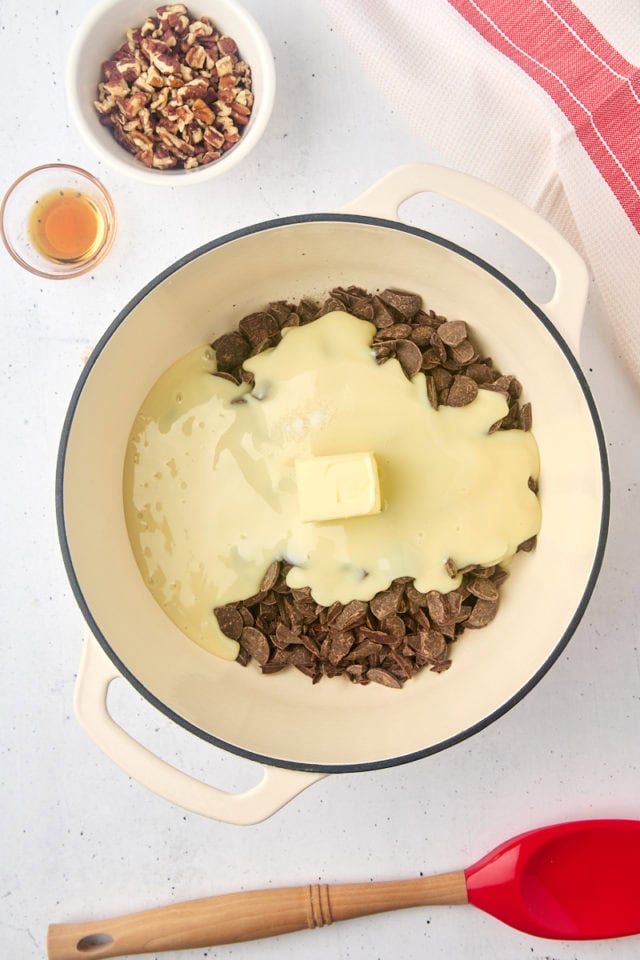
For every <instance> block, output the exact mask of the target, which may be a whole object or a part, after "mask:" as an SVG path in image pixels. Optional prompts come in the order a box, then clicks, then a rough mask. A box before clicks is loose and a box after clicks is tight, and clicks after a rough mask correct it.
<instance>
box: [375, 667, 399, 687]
mask: <svg viewBox="0 0 640 960" xmlns="http://www.w3.org/2000/svg"><path fill="white" fill-rule="evenodd" d="M367 680H372V681H373V682H374V683H380V684H382V686H383V687H393V688H394V689H396V690H399V689H400V688H401V687H402V683H401V681H400V680H398V678H397V677H394V675H393V674H392V673H391V672H390V671H389V670H383V669H382V667H371V668H370V669H369V670H367Z"/></svg>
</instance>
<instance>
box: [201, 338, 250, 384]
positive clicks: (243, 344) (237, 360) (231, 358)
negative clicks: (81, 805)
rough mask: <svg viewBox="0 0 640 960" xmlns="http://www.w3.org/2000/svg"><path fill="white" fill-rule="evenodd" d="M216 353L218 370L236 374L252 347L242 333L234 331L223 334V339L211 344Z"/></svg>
mask: <svg viewBox="0 0 640 960" xmlns="http://www.w3.org/2000/svg"><path fill="white" fill-rule="evenodd" d="M211 346H212V347H213V349H214V350H215V352H216V360H217V364H218V370H223V371H228V372H229V373H233V372H234V368H235V367H238V366H239V365H240V364H242V363H244V361H245V360H246V359H247V357H248V356H249V354H250V353H251V347H250V346H249V344H248V343H247V341H246V340H245V338H244V337H243V336H242V334H241V333H238V332H237V331H235V330H234V331H233V332H232V333H223V334H222V336H221V337H218V339H217V340H214V342H213V343H212V344H211Z"/></svg>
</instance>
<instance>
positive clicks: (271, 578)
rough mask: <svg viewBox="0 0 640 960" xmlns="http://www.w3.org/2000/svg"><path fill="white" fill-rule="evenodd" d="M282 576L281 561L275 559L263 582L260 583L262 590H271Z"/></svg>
mask: <svg viewBox="0 0 640 960" xmlns="http://www.w3.org/2000/svg"><path fill="white" fill-rule="evenodd" d="M279 576H280V563H279V561H278V560H274V561H273V563H272V564H271V566H270V567H269V569H268V570H267V572H266V573H265V575H264V577H263V578H262V583H261V584H260V592H261V593H262V592H264V593H266V592H267V591H269V590H271V588H272V587H274V586H275V585H276V583H277V581H278V577H279Z"/></svg>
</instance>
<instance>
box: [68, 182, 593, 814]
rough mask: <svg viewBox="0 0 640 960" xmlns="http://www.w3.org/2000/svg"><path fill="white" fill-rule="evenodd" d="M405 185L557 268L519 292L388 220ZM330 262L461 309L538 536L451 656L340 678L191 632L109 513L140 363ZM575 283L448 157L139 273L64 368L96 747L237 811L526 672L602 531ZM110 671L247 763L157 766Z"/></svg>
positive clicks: (427, 726) (569, 621)
mask: <svg viewBox="0 0 640 960" xmlns="http://www.w3.org/2000/svg"><path fill="white" fill-rule="evenodd" d="M424 190H435V191H437V192H439V193H441V194H443V195H444V196H448V197H450V198H452V199H456V200H458V201H460V202H462V203H465V204H466V205H468V206H471V207H473V208H474V209H476V210H478V211H479V212H481V213H484V214H485V215H488V216H490V217H492V218H493V219H494V220H495V221H496V222H498V223H501V224H503V225H504V226H507V227H509V228H511V230H512V231H513V232H514V233H516V234H517V235H518V236H520V237H521V238H522V239H523V240H525V241H526V242H528V243H529V245H530V246H532V247H533V248H534V249H536V250H537V251H538V252H539V253H541V254H542V255H543V256H544V257H545V258H546V259H547V260H548V262H549V263H550V264H551V266H552V268H553V270H554V273H555V275H556V280H557V283H556V291H555V294H554V296H553V298H552V300H551V301H550V302H549V303H547V304H544V305H542V306H540V305H538V304H535V303H533V302H532V301H531V300H530V299H529V298H528V297H527V296H526V295H525V294H524V293H523V292H522V291H521V290H519V289H518V288H517V287H516V286H515V285H514V284H513V283H512V282H511V281H509V280H508V279H507V278H506V277H504V276H503V275H501V274H499V273H498V272H497V271H496V270H494V269H493V268H492V267H490V266H489V265H488V264H486V263H484V262H483V261H481V260H480V259H479V258H478V257H475V256H474V255H472V254H470V253H469V252H467V251H465V250H462V249H461V248H459V247H456V246H455V245H454V244H452V243H450V242H448V241H446V240H443V239H442V238H440V237H435V236H433V235H431V234H428V233H425V232H424V231H421V230H417V229H415V228H412V227H408V226H405V225H404V224H401V223H398V221H397V220H396V219H395V217H396V214H397V209H398V206H399V205H400V203H401V202H403V201H404V200H406V199H408V197H410V196H412V195H413V194H416V193H419V192H421V191H424ZM247 265H249V268H250V276H251V282H250V283H247ZM350 283H354V284H358V285H361V286H363V287H365V288H368V289H375V288H377V287H380V286H387V285H388V286H395V287H400V288H404V289H407V290H413V291H415V292H417V293H420V294H421V295H422V297H423V299H424V301H425V302H426V303H428V304H430V305H431V306H433V307H434V308H435V309H437V310H438V311H442V313H444V314H445V315H446V316H449V317H451V318H455V317H457V318H464V319H465V320H468V321H469V322H470V323H471V325H472V328H473V330H474V332H475V334H476V336H477V339H478V341H479V342H480V343H481V345H482V346H483V348H484V350H485V351H486V352H487V354H490V355H491V356H492V357H493V358H494V360H495V362H496V363H497V364H498V365H499V366H500V368H501V369H503V370H508V371H510V372H514V373H516V374H517V375H518V377H519V378H520V379H521V381H522V383H523V384H524V386H525V394H524V395H523V396H524V399H525V400H530V401H531V402H532V405H533V416H534V433H535V437H536V440H537V443H538V447H539V450H540V462H541V474H540V476H541V485H540V497H541V502H542V514H543V520H542V529H541V531H540V534H539V536H538V543H537V547H536V550H535V551H534V552H533V553H532V554H529V555H527V556H524V557H520V558H518V559H517V561H516V562H514V570H513V574H512V576H511V577H510V578H509V580H508V581H507V583H506V584H505V587H504V589H503V599H502V602H501V606H500V611H499V614H498V616H497V617H496V618H495V620H494V621H493V622H492V623H491V624H489V626H487V627H485V628H484V629H483V630H482V631H479V632H478V633H477V635H474V636H471V637H469V636H467V635H466V634H465V635H464V636H463V637H462V639H461V640H460V641H459V643H457V644H456V648H455V652H454V658H453V661H454V662H453V666H452V667H451V669H450V670H448V671H447V672H446V673H443V674H440V675H436V674H434V673H431V672H430V671H422V672H421V673H420V674H418V675H417V676H416V677H414V678H413V679H412V680H411V681H410V682H409V683H407V684H406V686H405V687H404V688H403V689H402V690H389V689H387V688H386V687H382V686H380V685H379V684H370V685H369V686H367V687H356V686H353V685H352V684H349V683H348V682H347V681H346V680H345V679H344V678H338V679H336V680H324V681H322V682H321V683H319V684H317V686H314V687H312V686H311V684H310V682H309V680H308V678H307V677H303V676H302V674H300V673H298V672H297V671H283V672H282V673H278V674H276V675H275V676H270V677H264V676H262V675H261V673H260V671H259V669H258V668H255V669H254V667H255V665H252V664H250V665H249V666H248V667H247V668H246V669H242V668H240V667H239V666H238V665H237V664H236V663H230V662H228V661H225V660H221V659H219V658H217V657H214V656H212V655H211V654H208V653H206V652H205V651H204V650H203V649H202V648H201V647H199V646H197V645H196V644H194V643H192V642H191V641H190V640H189V639H188V638H187V637H186V636H185V635H184V634H183V633H181V631H180V630H179V629H178V628H177V627H176V626H175V625H174V624H173V623H172V622H171V620H169V618H168V617H167V616H166V614H165V613H164V611H163V610H162V609H161V607H160V606H159V605H158V604H157V603H156V601H155V600H154V598H153V597H152V595H151V593H150V592H149V590H148V589H147V588H146V586H145V584H144V581H143V579H142V577H141V575H140V571H139V570H138V568H137V565H136V562H135V559H134V556H133V551H132V550H131V545H130V542H129V538H128V534H127V529H126V524H125V519H124V505H123V498H122V469H123V462H124V457H125V452H126V447H127V441H128V436H129V432H130V429H131V424H132V422H133V419H134V417H135V414H136V411H137V410H138V408H139V406H140V404H141V402H142V400H143V399H144V397H145V395H146V393H147V391H148V390H149V389H150V387H151V386H152V385H153V383H154V382H155V381H156V380H157V378H158V377H159V376H160V374H161V373H162V372H163V371H164V370H166V368H167V367H168V366H169V365H170V364H171V363H173V362H174V361H175V360H176V359H178V357H180V356H182V355H184V354H185V353H186V352H187V351H189V350H191V349H193V348H194V347H195V346H197V345H198V344H202V343H205V342H207V341H210V340H212V339H214V338H215V336H216V335H218V334H220V333H222V332H223V331H224V330H225V329H226V330H229V329H232V328H233V327H234V326H236V325H237V323H238V321H239V319H240V318H241V317H242V316H243V315H244V314H246V313H251V312H253V311H255V310H259V309H261V308H262V307H263V305H264V304H266V303H269V302H270V301H273V300H279V299H289V298H290V299H291V300H293V301H294V302H295V301H296V300H297V299H299V298H300V297H303V296H317V297H321V296H323V295H324V294H326V292H327V290H328V289H330V288H331V287H332V286H336V285H338V284H342V285H348V284H350ZM587 284H588V278H587V273H586V269H585V267H584V264H583V263H582V261H581V260H580V258H579V256H578V255H577V254H576V253H575V252H574V251H573V250H572V248H571V247H570V246H569V245H568V244H567V243H566V241H565V240H563V239H562V237H560V236H559V234H557V233H556V232H555V231H554V230H553V229H552V228H551V227H550V226H549V225H548V224H547V223H545V222H544V221H543V220H542V219H541V218H540V217H538V216H537V214H535V213H533V212H532V211H530V210H528V209H527V208H526V207H524V206H523V205H522V204H520V203H518V202H517V201H515V200H514V199H512V198H510V197H508V196H506V195H505V194H504V193H502V192H501V191H499V190H497V189H496V188H494V187H490V186H489V185H488V184H483V183H481V182H480V181H477V180H474V179H472V178H470V177H467V176H465V175H464V174H461V173H455V172H454V171H451V170H444V169H443V168H438V167H430V166H428V165H422V164H416V165H414V166H409V167H404V168H400V169H398V170H396V171H393V172H392V173H391V174H389V176H388V177H387V178H385V180H383V181H382V182H381V183H380V184H378V185H376V186H375V187H374V188H372V190H371V191H369V192H368V193H367V194H365V195H364V197H362V198H360V200H358V201H356V202H355V203H353V204H351V205H350V207H349V208H348V210H347V211H346V212H343V213H335V214H311V215H307V216H301V217H291V218H288V219H283V220H275V221H272V222H270V223H263V224H256V225H255V226H252V227H247V228H246V229H244V230H240V231H238V232H237V233H234V234H230V235H228V236H226V237H223V238H221V239H219V240H214V241H212V242H211V243H209V244H207V245H206V246H204V247H202V248H201V249H200V250H195V251H194V252H193V253H192V254H190V255H189V256H187V257H184V258H183V259H182V260H181V261H179V262H178V263H176V264H174V265H173V266H172V267H170V268H169V269H168V270H165V271H164V273H162V274H161V275H160V276H158V277H157V278H156V279H155V280H154V281H153V282H152V283H150V284H149V285H148V286H147V287H145V288H144V289H143V290H141V292H140V293H139V294H138V295H137V296H136V297H135V298H134V299H133V300H132V301H131V302H130V303H129V304H128V305H127V306H126V307H125V308H124V309H123V311H122V312H121V313H120V315H119V316H118V317H117V318H116V320H115V321H114V323H113V324H112V326H111V327H110V329H109V330H108V331H107V332H106V333H105V335H104V337H103V338H102V340H101V342H100V343H99V344H98V346H97V347H96V349H95V351H94V353H93V355H92V357H91V358H90V360H89V362H88V363H87V365H86V367H85V369H84V371H83V374H82V377H81V379H80V382H79V384H78V386H77V388H76V391H75V393H74V396H73V398H72V401H71V405H70V409H69V413H68V416H67V420H66V423H65V427H64V431H63V437H62V442H61V447H60V459H59V467H58V486H57V506H58V523H59V530H60V539H61V545H62V550H63V554H64V557H65V562H66V565H67V571H68V573H69V577H70V580H71V584H72V587H73V590H74V592H75V595H76V598H77V600H78V602H79V604H80V606H81V608H82V610H83V613H84V615H85V617H86V620H87V623H88V625H89V628H90V631H91V634H92V635H93V637H95V639H96V640H97V641H98V642H97V643H96V642H94V641H93V640H91V642H88V643H87V644H86V645H85V657H84V659H83V665H82V669H81V671H80V673H79V677H78V684H77V688H76V713H77V715H78V718H79V719H80V722H81V723H82V724H83V726H84V727H85V729H86V730H87V731H88V732H89V734H90V735H91V736H92V737H93V738H94V739H95V740H96V742H97V743H98V744H99V745H100V746H101V747H102V749H103V750H105V752H106V753H108V754H109V756H111V757H112V759H113V760H114V761H115V762H117V763H118V764H119V765H120V766H122V767H123V768H124V769H125V770H127V772H128V773H129V774H131V775H132V776H134V777H136V778H137V779H139V780H141V781H142V782H144V783H145V784H146V785H147V786H149V787H151V788H152V789H154V790H155V791H157V792H158V793H160V794H162V795H163V796H165V797H167V798H170V799H171V800H172V801H173V802H175V803H181V804H182V805H184V806H187V807H188V808H189V809H192V810H196V811H198V812H200V813H204V814H207V815H209V816H213V817H216V818H218V819H222V820H229V821H232V822H236V823H248V822H255V821H256V820H260V819H263V818H264V817H265V816H268V815H269V814H271V813H273V812H274V811H275V810H276V809H277V808H278V807H279V806H281V805H282V803H284V802H285V801H286V800H287V799H290V798H291V797H292V796H293V795H294V794H295V793H297V792H299V791H300V790H301V789H302V788H303V787H305V786H307V785H308V784H309V783H310V782H311V781H312V780H313V779H314V778H315V779H317V778H318V777H320V776H322V775H324V774H327V773H341V772H354V771H357V770H371V769H374V768H376V767H387V766H391V765H393V764H397V763H404V762H407V761H408V760H416V759H418V758H420V757H425V756H427V755H428V754H431V753H434V752H436V751H438V750H443V749H445V748H447V747H450V746H451V745H453V744H454V743H456V742H458V741H460V740H462V739H464V738H465V737H468V736H470V735H472V734H474V733H475V732H477V731H478V730H480V729H482V728H483V727H485V726H486V725H487V724H488V723H490V722H491V721H493V720H495V719H496V718H497V717H499V716H501V715H502V714H503V713H505V711H506V710H508V709H509V708H510V707H512V706H513V705H514V704H515V703H517V702H518V701H519V700H520V699H521V698H522V697H523V696H524V695H525V694H526V693H527V692H528V691H529V690H531V688H532V687H533V686H534V685H535V683H536V682H537V681H538V680H539V679H540V678H541V677H542V676H543V675H544V673H545V672H546V671H547V670H548V669H549V667H550V666H551V664H552V663H553V662H554V661H555V660H556V658H557V657H558V655H559V654H560V652H561V651H562V649H563V648H564V646H565V644H566V643H567V642H568V640H569V637H570V636H571V634H572V633H573V631H574V629H575V627H576V626H577V624H578V622H579V620H580V617H581V616H582V614H583V612H584V610H585V608H586V604H587V602H588V599H589V596H590V594H591V591H592V589H593V586H594V583H595V579H596V576H597V573H598V570H599V567H600V562H601V559H602V553H603V549H604V541H605V537H606V529H607V517H608V495H609V487H608V484H609V481H608V472H607V462H606V452H605V444H604V439H603V436H602V431H601V428H600V425H599V421H598V416H597V413H596V410H595V407H594V404H593V400H592V399H591V395H590V393H589V388H588V386H587V384H586V381H585V378H584V376H583V374H582V372H581V370H580V367H579V364H578V362H577V361H576V359H575V356H574V354H573V353H572V349H571V347H570V346H569V345H568V344H571V345H572V346H573V348H574V350H575V349H576V345H577V343H578V339H579V331H580V327H581V324H582V315H583V310H584V303H585V299H586V293H587ZM556 324H557V326H556ZM558 328H560V329H561V330H562V333H560V332H559V330H558ZM119 673H122V674H124V675H125V676H126V677H127V678H128V679H129V680H130V681H131V683H133V684H134V685H135V687H136V688H137V689H138V690H139V691H140V692H141V693H142V694H143V695H144V696H145V697H147V698H148V699H149V700H150V701H151V702H152V703H153V704H155V705H156V706H157V707H158V708H159V709H160V710H162V711H163V712H164V713H165V714H167V715H168V716H170V717H171V718H172V719H173V720H175V721H176V722H178V723H180V724H182V725H183V726H184V727H186V728H187V729H188V730H190V731H192V732H193V733H195V734H197V735H198V736H200V737H202V738H203V739H205V740H208V741H209V742H210V743H212V744H216V745H218V746H222V747H224V748H226V749H227V750H231V751H233V752H235V753H238V754H241V755H242V756H245V757H249V758H252V759H254V760H257V761H258V762H260V763H262V764H263V765H265V770H266V772H265V776H264V779H263V781H262V782H261V783H260V784H259V785H258V787H255V788H253V789H252V790H250V791H248V792H247V793H245V794H242V795H240V796H239V797H238V796H229V795H228V794H226V793H223V792H222V791H220V790H216V788H214V787H212V786H209V785H208V784H203V783H197V782H196V781H194V780H193V779H192V778H190V777H186V776H185V774H183V773H180V772H179V771H177V770H175V769H173V768H170V767H168V766H167V765H163V763H162V761H161V760H159V759H158V758H156V757H153V756H152V755H151V754H150V753H149V752H148V751H147V750H146V749H145V748H144V747H142V746H141V745H140V744H137V743H135V742H134V741H133V740H132V739H131V737H129V736H128V734H126V732H125V731H123V730H122V729H121V728H120V727H119V726H118V725H117V724H116V723H115V721H113V719H112V718H111V717H110V715H109V713H108V711H107V710H106V708H105V700H106V688H107V687H108V686H109V683H110V682H111V680H113V679H115V678H116V677H117V676H118V675H119ZM567 695H569V693H567Z"/></svg>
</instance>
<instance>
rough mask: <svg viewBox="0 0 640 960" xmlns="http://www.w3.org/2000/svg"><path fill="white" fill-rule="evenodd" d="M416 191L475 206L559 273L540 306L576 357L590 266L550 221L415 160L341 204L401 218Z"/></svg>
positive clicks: (465, 177) (457, 174) (496, 191)
mask: <svg viewBox="0 0 640 960" xmlns="http://www.w3.org/2000/svg"><path fill="white" fill-rule="evenodd" d="M418 193H437V194H440V195H441V196H443V197H447V198H448V199H449V200H455V201H457V202H458V203H461V204H462V205H463V206H465V207H469V209H471V210H475V211H476V213H480V214H482V215H483V216H485V217H487V218H488V219H490V220H493V221H494V222H495V223H498V224H499V225H500V226H502V227H504V228H505V229H507V230H509V231H510V232H511V233H513V234H514V235H515V236H517V237H519V239H520V240H522V241H524V243H526V244H527V245H528V246H529V247H531V248H532V249H533V250H535V251H536V253H538V254H540V256H541V257H543V258H544V259H545V260H546V261H547V263H548V264H549V265H550V267H551V269H552V270H553V273H554V275H555V281H556V283H555V290H554V293H553V296H552V298H551V300H549V301H548V302H547V303H543V304H539V306H540V309H541V310H543V311H544V313H545V314H546V315H547V316H548V317H549V319H550V320H551V322H552V323H553V324H554V326H556V327H557V328H558V330H559V331H560V333H561V334H562V336H563V337H564V338H565V340H566V341H567V343H568V344H569V347H570V348H571V350H572V351H573V353H574V354H576V355H578V353H579V345H580V331H581V329H582V322H583V317H584V308H585V305H586V302H587V293H588V290H589V275H588V273H587V268H586V265H585V263H584V261H583V260H582V258H581V257H580V255H579V254H578V253H576V251H575V250H574V249H573V247H572V246H571V244H570V243H568V242H567V241H566V240H565V239H564V237H563V236H562V235H561V234H560V233H558V231H557V230H556V229H555V228H554V227H552V226H551V224H550V223H548V222H547V221H546V220H544V219H543V217H541V216H540V215H539V214H538V213H536V212H535V210H532V209H531V208H530V207H527V206H526V205H525V204H524V203H521V202H520V200H516V198H515V197H512V196H511V195H510V194H508V193H505V192H504V190H501V189H500V188H499V187H496V186H494V185H493V184H490V183H487V182H486V181H484V180H479V179H478V178H477V177H473V176H471V175H470V174H467V173H462V172H461V171H459V170H452V169H450V168H448V167H442V166H438V165H436V164H431V163H411V164H406V165H403V166H401V167H396V168H395V170H391V171H390V173H388V174H387V175H386V176H385V177H383V178H382V179H381V180H379V181H378V182H377V183H375V184H374V185H373V186H372V187H370V188H369V189H368V190H367V191H366V192H365V193H363V194H361V195H360V196H359V197H357V198H356V199H355V200H353V201H352V202H351V203H349V204H347V205H346V206H345V207H342V208H341V210H340V213H355V214H361V215H363V216H370V217H382V218H384V219H387V220H398V219H399V218H398V208H399V207H400V204H402V203H404V201H405V200H408V199H409V198H410V197H413V196H415V195H416V194H418Z"/></svg>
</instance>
